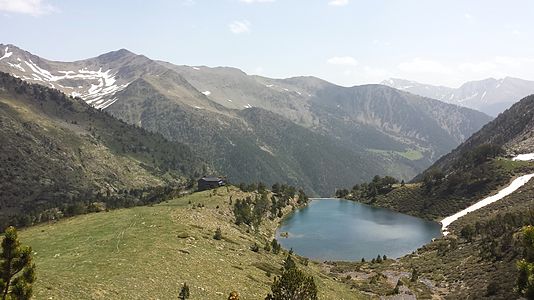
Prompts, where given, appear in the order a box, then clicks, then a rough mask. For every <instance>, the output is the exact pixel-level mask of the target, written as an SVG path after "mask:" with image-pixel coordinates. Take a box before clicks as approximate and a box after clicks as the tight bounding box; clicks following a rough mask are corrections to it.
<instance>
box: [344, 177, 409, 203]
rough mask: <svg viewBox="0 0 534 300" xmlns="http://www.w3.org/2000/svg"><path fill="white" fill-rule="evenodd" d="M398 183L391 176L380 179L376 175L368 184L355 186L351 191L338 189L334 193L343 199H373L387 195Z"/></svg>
mask: <svg viewBox="0 0 534 300" xmlns="http://www.w3.org/2000/svg"><path fill="white" fill-rule="evenodd" d="M397 183H399V181H398V180H397V179H395V178H393V177H391V176H385V177H380V176H378V175H376V176H375V177H373V180H371V182H369V183H366V182H364V183H362V184H356V185H354V186H353V187H352V190H350V191H349V190H347V189H340V190H337V191H336V197H338V198H345V197H347V196H349V195H351V199H374V198H375V197H376V196H378V195H383V194H387V193H389V192H390V191H391V190H393V185H395V184H397Z"/></svg>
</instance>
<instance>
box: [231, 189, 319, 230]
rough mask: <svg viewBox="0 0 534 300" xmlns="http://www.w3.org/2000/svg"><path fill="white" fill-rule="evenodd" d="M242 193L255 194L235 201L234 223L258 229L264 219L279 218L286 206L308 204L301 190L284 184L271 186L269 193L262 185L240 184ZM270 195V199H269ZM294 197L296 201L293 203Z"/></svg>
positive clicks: (306, 197)
mask: <svg viewBox="0 0 534 300" xmlns="http://www.w3.org/2000/svg"><path fill="white" fill-rule="evenodd" d="M239 188H240V189H241V190H242V191H243V192H256V195H255V196H254V198H252V197H251V196H247V197H246V198H245V199H236V200H235V202H234V204H233V205H234V206H233V212H234V217H235V223H236V224H237V225H241V224H245V225H248V226H252V227H253V228H255V229H258V228H259V226H260V225H261V222H262V220H263V219H264V218H270V219H272V220H274V219H275V218H281V217H282V216H283V215H284V213H283V209H284V208H285V207H287V206H288V205H295V204H296V205H297V206H303V205H306V204H307V203H308V202H309V198H308V196H307V195H306V193H304V191H303V190H299V191H298V192H297V189H296V188H295V187H293V186H290V185H286V184H279V183H275V184H273V186H272V188H271V193H269V191H268V190H267V187H266V186H265V184H263V183H252V184H243V183H242V184H240V185H239ZM269 194H270V197H269ZM295 197H296V201H295Z"/></svg>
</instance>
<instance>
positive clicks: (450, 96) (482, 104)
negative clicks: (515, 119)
mask: <svg viewBox="0 0 534 300" xmlns="http://www.w3.org/2000/svg"><path fill="white" fill-rule="evenodd" d="M382 84H384V85H387V86H390V87H394V88H396V89H399V90H402V91H406V92H410V93H412V94H415V95H420V96H424V97H428V98H432V99H437V100H440V101H443V102H447V103H452V104H457V105H461V106H465V107H469V108H473V109H476V110H479V111H481V112H484V113H486V114H488V115H490V116H497V115H498V114H500V113H502V112H503V111H505V110H506V109H507V108H509V107H510V106H512V104H514V103H515V102H516V101H517V100H518V99H522V98H523V97H526V96H528V95H531V94H534V81H529V80H523V79H519V78H512V77H505V78H502V79H495V78H488V79H484V80H479V81H469V82H466V83H464V84H462V85H461V86H460V87H459V88H451V87H446V86H435V85H430V84H423V83H419V82H415V81H410V80H405V79H398V78H390V79H388V80H384V81H383V82H382Z"/></svg>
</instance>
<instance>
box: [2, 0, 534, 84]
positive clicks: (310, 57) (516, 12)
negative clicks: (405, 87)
mask: <svg viewBox="0 0 534 300" xmlns="http://www.w3.org/2000/svg"><path fill="white" fill-rule="evenodd" d="M533 13H534V1H530V0H508V1H494V0H469V1H467V0H447V1H445V0H442V1H438V0H417V1H416V0H365V1H364V0H151V1H146V0H115V1H111V0H107V1H104V0H102V1H101V0H91V1H73V0H0V24H2V25H0V43H4V44H14V45H16V46H18V47H21V48H23V49H25V50H28V51H30V52H32V53H34V54H36V55H39V56H41V57H44V58H47V59H52V60H60V61H72V60H78V59H85V58H90V57H94V56H98V55H100V54H102V53H106V52H109V51H113V50H117V49H120V48H126V49H128V50H130V51H132V52H135V53H138V54H143V55H145V56H147V57H149V58H153V59H160V60H164V61H168V62H172V63H174V64H184V65H206V66H231V67H236V68H240V69H242V70H243V71H245V72H247V73H248V74H258V75H263V76H268V77H275V78H287V77H292V76H317V77H320V78H323V79H326V80H328V81H331V82H333V83H336V84H339V85H343V86H353V85H359V84H367V83H379V82H381V81H382V80H384V79H387V78H390V77H393V78H404V79H409V80H415V81H419V82H423V83H429V84H435V85H445V86H451V87H457V86H459V85H461V84H462V83H464V82H466V81H471V80H480V79H484V78H488V77H494V78H503V77H505V76H511V77H518V78H523V79H529V80H534V17H533Z"/></svg>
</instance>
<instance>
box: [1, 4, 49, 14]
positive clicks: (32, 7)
mask: <svg viewBox="0 0 534 300" xmlns="http://www.w3.org/2000/svg"><path fill="white" fill-rule="evenodd" d="M0 11H4V12H8V13H19V14H27V15H31V16H40V15H45V14H49V13H53V12H56V11H57V9H56V8H55V7H54V6H52V5H50V4H48V3H45V2H44V1H43V0H0Z"/></svg>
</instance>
